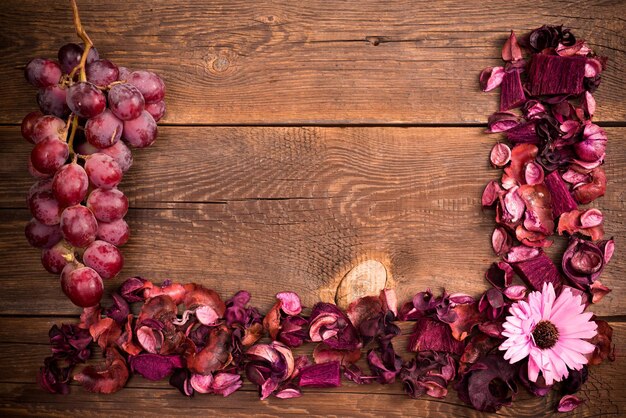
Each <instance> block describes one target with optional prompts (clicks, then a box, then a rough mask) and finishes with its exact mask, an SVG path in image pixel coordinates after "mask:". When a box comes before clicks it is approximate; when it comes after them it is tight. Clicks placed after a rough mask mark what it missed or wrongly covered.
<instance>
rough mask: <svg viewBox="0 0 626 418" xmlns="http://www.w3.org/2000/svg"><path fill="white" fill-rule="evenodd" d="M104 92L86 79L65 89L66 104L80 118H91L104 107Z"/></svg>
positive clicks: (105, 102) (105, 101)
mask: <svg viewBox="0 0 626 418" xmlns="http://www.w3.org/2000/svg"><path fill="white" fill-rule="evenodd" d="M106 104H107V100H106V97H105V96H104V93H102V91H100V89H98V87H96V86H94V85H93V84H92V83H89V82H87V81H81V82H79V83H76V84H73V85H72V86H70V88H69V89H67V105H68V107H69V108H70V110H71V111H72V112H74V113H75V114H76V115H78V116H80V117H81V118H93V117H94V116H96V115H99V114H100V113H102V112H103V111H104V109H105V108H106Z"/></svg>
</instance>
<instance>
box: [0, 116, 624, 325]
mask: <svg viewBox="0 0 626 418" xmlns="http://www.w3.org/2000/svg"><path fill="white" fill-rule="evenodd" d="M13 131H14V128H12V127H9V128H0V138H1V140H2V142H4V143H7V142H8V141H12V142H11V144H12V146H10V147H3V148H2V149H0V160H2V161H3V164H2V166H1V167H0V201H1V202H2V203H1V204H0V207H4V208H5V209H3V210H0V249H1V250H2V251H0V265H2V266H3V268H2V272H0V281H1V283H2V289H3V292H4V295H5V298H4V302H3V304H2V306H0V312H1V313H4V314H9V313H18V314H19V313H22V314H72V313H76V312H77V310H76V309H75V308H73V307H72V306H71V304H69V303H68V302H67V300H66V299H65V298H64V297H63V296H62V294H61V292H60V290H59V288H58V280H57V279H56V278H54V276H51V275H48V274H47V273H46V272H45V271H44V270H43V268H42V267H41V266H40V265H39V262H38V257H39V253H38V251H37V250H35V249H32V248H29V247H28V244H27V243H26V240H25V239H24V237H23V232H22V231H23V225H24V224H25V222H26V221H27V220H28V219H29V214H28V212H27V210H25V209H15V208H17V207H23V201H24V200H23V193H25V192H26V190H27V189H28V187H29V184H30V183H31V182H32V180H31V179H30V178H29V177H28V174H27V173H26V170H25V168H24V164H25V161H26V159H27V155H28V149H29V145H28V144H26V143H25V142H23V141H20V140H15V139H12V138H11V132H13ZM608 133H609V137H610V140H609V150H608V155H609V160H608V163H607V166H606V169H607V175H608V178H609V186H608V190H607V195H606V196H605V197H604V198H602V199H600V200H599V201H598V206H599V207H601V208H602V210H603V211H604V212H605V214H606V231H607V234H608V235H609V236H611V235H615V236H617V237H620V236H624V235H625V232H626V224H625V223H624V210H625V208H624V193H625V191H626V190H625V188H624V187H625V186H624V185H625V184H626V170H625V169H624V167H626V154H624V153H623V152H620V149H621V148H623V144H624V141H625V140H626V129H624V128H609V129H608ZM495 140H496V138H495V137H489V136H487V135H484V134H483V133H482V132H481V129H480V128H469V129H468V128H447V129H442V128H428V129H427V128H182V127H165V128H163V129H162V132H161V138H160V140H159V141H157V143H156V145H155V146H154V147H152V148H149V149H147V150H143V151H139V152H137V153H136V159H137V161H136V164H135V166H134V167H133V168H132V169H131V171H130V172H129V173H128V175H127V177H126V179H125V180H124V182H123V184H122V186H121V188H122V190H124V191H125V192H126V193H127V194H128V196H129V198H130V201H131V206H132V207H133V208H136V209H132V210H131V211H130V214H129V215H128V221H129V223H130V225H131V228H132V234H133V237H132V239H131V241H130V242H129V244H128V245H127V246H126V247H125V248H124V254H125V256H126V267H125V269H124V270H123V272H122V276H121V277H123V278H125V277H128V276H130V275H145V276H146V277H149V278H153V279H155V280H159V281H160V280H164V279H166V278H173V279H175V280H181V281H182V280H185V281H192V280H193V281H198V282H201V283H204V284H205V285H207V286H210V287H213V288H215V289H217V290H218V291H219V292H221V294H222V295H224V296H225V297H228V296H229V295H230V294H232V293H233V292H235V291H237V290H239V289H241V288H244V289H248V290H250V291H252V292H253V294H254V297H255V301H256V302H255V303H257V304H259V305H260V306H261V307H263V308H269V306H271V303H272V300H273V295H274V293H275V292H277V291H280V290H285V289H291V290H295V291H297V292H299V293H300V295H301V296H302V297H303V299H304V301H305V303H307V304H312V303H314V302H315V301H316V300H318V299H319V298H320V297H325V298H328V296H329V295H334V292H335V290H336V287H337V285H338V284H339V282H340V280H341V279H342V278H343V277H344V275H345V274H346V273H347V272H348V271H349V270H350V269H351V268H352V267H354V266H355V265H356V264H358V263H359V262H362V261H364V260H368V259H372V260H378V261H380V262H382V263H383V264H384V265H385V267H386V268H387V270H388V272H389V277H390V280H391V282H390V283H394V284H395V285H396V286H397V288H398V291H399V294H400V295H401V298H402V299H403V300H404V299H406V298H409V297H410V295H412V294H414V293H415V292H417V291H421V290H424V289H425V288H427V287H434V288H439V287H443V286H446V287H448V288H449V290H451V291H458V292H467V293H470V294H478V293H479V292H481V291H483V290H485V289H486V288H487V283H486V282H485V280H484V279H483V274H484V271H485V269H486V268H487V267H488V265H489V263H490V262H491V260H493V259H494V257H493V254H492V251H491V247H490V235H491V231H492V229H493V225H494V223H493V222H494V221H493V216H494V215H493V212H492V211H486V212H483V211H482V209H481V207H480V195H481V192H482V188H483V187H484V185H485V184H486V183H487V181H488V180H489V179H491V178H494V177H495V176H497V175H498V173H499V171H498V170H494V169H491V168H490V167H489V165H488V162H487V160H488V157H487V155H488V153H489V149H490V147H491V145H492V144H493V143H494V141H495ZM179 161H185V164H184V165H183V164H180V163H179ZM154 208H156V209H154ZM563 244H564V240H562V239H558V240H557V245H556V246H555V247H556V249H562V248H563ZM625 272H626V253H624V252H623V251H617V252H616V255H615V257H614V259H613V260H612V261H611V264H610V265H609V266H608V268H607V269H606V271H605V273H604V275H603V282H604V283H606V284H607V285H608V286H610V287H612V288H613V289H614V292H613V293H612V294H610V295H608V296H607V297H606V298H605V299H604V300H603V301H602V303H600V304H599V305H598V306H597V307H595V310H596V311H597V313H598V314H600V315H618V314H623V313H625V312H626V299H625V298H624V297H623V295H624V294H625V292H626V290H625V289H626V284H625V283H624V282H623V280H620V277H622V276H623V275H624V274H625ZM121 280H122V279H114V280H111V281H108V283H107V286H108V288H109V289H113V288H115V287H116V286H117V285H119V283H121ZM24 301H29V303H24Z"/></svg>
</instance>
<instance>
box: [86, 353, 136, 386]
mask: <svg viewBox="0 0 626 418" xmlns="http://www.w3.org/2000/svg"><path fill="white" fill-rule="evenodd" d="M74 380H76V381H77V382H79V383H80V384H81V385H82V386H83V387H84V388H85V390H87V391H89V392H95V393H114V392H117V391H118V390H120V389H121V388H123V387H124V385H125V384H126V381H127V380H128V367H127V366H126V362H125V361H124V357H122V356H121V355H120V353H119V352H118V351H117V350H116V349H115V348H110V349H108V350H107V351H106V363H105V364H104V365H102V366H100V367H93V366H87V367H85V368H84V369H83V370H82V372H81V373H78V374H77V375H75V376H74Z"/></svg>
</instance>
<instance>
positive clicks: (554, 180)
mask: <svg viewBox="0 0 626 418" xmlns="http://www.w3.org/2000/svg"><path fill="white" fill-rule="evenodd" d="M545 185H546V187H547V188H548V191H549V192H550V196H552V213H553V215H554V217H555V218H557V217H559V216H561V215H562V214H564V213H565V212H571V211H573V210H575V209H577V208H578V205H577V204H576V201H575V200H574V198H573V197H572V194H571V193H570V192H569V189H568V187H567V185H566V184H565V182H564V181H563V179H562V178H561V175H560V174H559V172H558V171H553V172H552V173H550V174H548V175H547V176H546V178H545Z"/></svg>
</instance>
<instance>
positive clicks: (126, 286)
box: [119, 277, 151, 303]
mask: <svg viewBox="0 0 626 418" xmlns="http://www.w3.org/2000/svg"><path fill="white" fill-rule="evenodd" d="M147 284H150V285H151V283H150V282H149V281H147V280H146V279H144V278H142V277H131V278H130V279H127V280H126V281H125V282H124V283H122V285H121V286H120V290H119V292H120V295H121V296H122V297H123V298H124V299H126V302H128V303H133V302H141V301H143V300H145V298H144V295H143V291H144V289H145V288H146V285H147Z"/></svg>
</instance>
